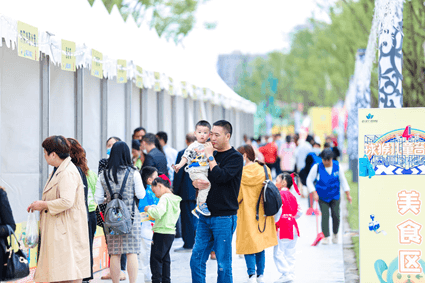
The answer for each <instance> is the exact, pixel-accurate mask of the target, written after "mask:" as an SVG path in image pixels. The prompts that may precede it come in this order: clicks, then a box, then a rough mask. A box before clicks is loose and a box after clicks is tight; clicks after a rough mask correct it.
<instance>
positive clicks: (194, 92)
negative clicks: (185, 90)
mask: <svg viewBox="0 0 425 283" xmlns="http://www.w3.org/2000/svg"><path fill="white" fill-rule="evenodd" d="M192 88H193V99H196V98H197V97H198V96H197V95H196V90H197V89H198V88H197V87H196V86H195V85H192Z"/></svg>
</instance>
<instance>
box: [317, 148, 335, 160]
mask: <svg viewBox="0 0 425 283" xmlns="http://www.w3.org/2000/svg"><path fill="white" fill-rule="evenodd" d="M320 157H322V159H323V160H331V159H333V158H334V153H333V151H332V149H330V148H325V149H324V150H323V151H322V153H321V154H320Z"/></svg>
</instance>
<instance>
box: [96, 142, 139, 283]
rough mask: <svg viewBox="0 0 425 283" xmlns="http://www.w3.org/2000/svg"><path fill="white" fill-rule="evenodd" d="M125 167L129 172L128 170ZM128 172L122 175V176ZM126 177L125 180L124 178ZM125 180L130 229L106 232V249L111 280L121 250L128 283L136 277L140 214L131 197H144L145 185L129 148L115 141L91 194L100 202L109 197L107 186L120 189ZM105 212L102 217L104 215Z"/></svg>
mask: <svg viewBox="0 0 425 283" xmlns="http://www.w3.org/2000/svg"><path fill="white" fill-rule="evenodd" d="M128 171H129V172H128ZM126 175H127V176H128V178H127V179H125V176H126ZM125 180H126V181H125ZM124 181H125V185H124V191H123V194H122V201H123V202H124V203H125V205H126V207H127V209H128V211H129V212H130V214H133V213H134V216H133V218H132V226H131V230H130V233H128V234H122V235H112V234H107V235H106V238H107V243H108V253H109V254H110V255H111V267H110V272H111V277H112V282H113V283H118V282H119V277H120V259H121V255H122V254H127V265H128V266H127V267H128V268H127V269H128V277H129V281H130V283H135V282H136V281H137V272H138V260H137V254H139V253H140V252H141V244H140V243H141V237H142V230H141V227H142V226H141V225H140V223H141V218H140V214H139V213H138V210H137V206H136V205H137V204H136V201H135V198H137V199H139V200H140V199H143V198H144V197H145V194H146V192H145V188H144V187H143V183H142V178H141V176H140V173H139V171H137V169H136V168H134V167H133V162H132V160H131V156H130V149H129V147H128V146H127V144H126V143H125V142H122V141H119V142H116V143H115V144H114V145H113V146H112V148H111V155H110V157H109V159H108V165H107V167H106V169H105V170H104V171H103V172H102V173H101V174H100V175H99V178H98V181H97V184H96V193H95V198H96V201H97V203H98V204H101V203H103V201H104V194H105V192H106V202H110V201H111V199H112V196H111V193H110V191H109V189H110V190H111V191H112V192H113V194H114V195H115V194H117V193H119V192H120V190H121V186H122V184H123V183H124ZM108 187H110V188H108ZM106 216H107V215H106V214H105V219H106Z"/></svg>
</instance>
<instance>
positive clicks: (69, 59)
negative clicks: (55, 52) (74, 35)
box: [61, 39, 76, 72]
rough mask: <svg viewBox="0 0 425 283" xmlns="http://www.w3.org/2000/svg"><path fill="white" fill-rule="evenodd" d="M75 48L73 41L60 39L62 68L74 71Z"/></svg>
mask: <svg viewBox="0 0 425 283" xmlns="http://www.w3.org/2000/svg"><path fill="white" fill-rule="evenodd" d="M75 50H76V47H75V42H72V41H68V40H64V39H62V62H61V68H62V70H64V71H71V72H75V61H76V60H75V54H74V53H75Z"/></svg>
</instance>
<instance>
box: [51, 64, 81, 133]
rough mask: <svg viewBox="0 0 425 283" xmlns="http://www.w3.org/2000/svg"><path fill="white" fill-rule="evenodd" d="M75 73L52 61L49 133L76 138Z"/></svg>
mask: <svg viewBox="0 0 425 283" xmlns="http://www.w3.org/2000/svg"><path fill="white" fill-rule="evenodd" d="M74 81H75V73H74V72H67V71H62V69H61V67H60V66H55V65H54V64H52V63H50V100H49V104H50V107H49V108H50V119H49V122H50V123H49V135H50V136H52V135H61V136H64V137H66V138H75V88H74Z"/></svg>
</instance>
